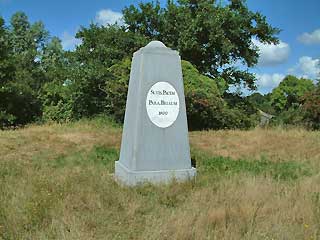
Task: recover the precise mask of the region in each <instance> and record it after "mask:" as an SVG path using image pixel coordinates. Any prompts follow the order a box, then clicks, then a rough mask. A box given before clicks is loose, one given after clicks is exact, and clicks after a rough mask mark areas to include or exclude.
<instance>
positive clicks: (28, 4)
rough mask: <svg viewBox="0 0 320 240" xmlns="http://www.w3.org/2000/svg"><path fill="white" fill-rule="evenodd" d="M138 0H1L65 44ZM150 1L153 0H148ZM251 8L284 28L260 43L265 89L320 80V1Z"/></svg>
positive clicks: (1, 8)
mask: <svg viewBox="0 0 320 240" xmlns="http://www.w3.org/2000/svg"><path fill="white" fill-rule="evenodd" d="M138 2H140V1H133V0H131V1H130V0H120V1H119V0H104V1H102V0H90V1H76V0H69V1H67V0H65V1H62V0H55V1H43V0H29V1H22V0H0V15H1V16H3V17H4V18H5V20H6V21H7V22H8V21H9V19H10V16H11V15H12V14H13V13H15V12H16V11H24V12H25V13H26V14H27V15H28V17H29V20H30V21H31V22H34V21H38V20H41V21H43V22H44V24H45V26H46V29H48V30H49V31H50V34H51V35H52V36H58V37H59V38H60V39H61V40H62V43H63V46H64V48H65V49H73V48H74V46H75V44H79V42H78V41H77V40H76V39H75V38H74V34H75V33H76V31H77V30H78V29H79V27H80V26H88V25H89V24H90V22H98V23H101V24H106V23H110V22H113V21H115V20H116V19H118V18H119V17H121V9H122V8H123V7H124V6H128V5H130V4H137V3H138ZM144 2H147V1H144ZM160 2H161V3H163V4H165V2H166V0H161V1H160ZM247 4H248V7H249V9H251V10H253V11H259V12H261V13H262V14H263V15H265V16H266V17H267V21H268V22H269V23H270V24H271V25H272V26H274V27H278V28H280V29H282V31H281V33H280V34H279V39H280V44H279V45H277V46H274V45H265V44H262V43H260V42H258V41H255V40H254V43H255V44H256V45H257V46H258V47H259V48H260V60H259V64H258V65H257V66H256V67H255V68H253V69H252V72H254V73H256V74H257V78H258V87H259V91H260V92H262V93H267V92H269V91H271V90H272V88H274V87H276V86H277V85H278V84H279V83H280V81H281V80H282V79H283V77H284V76H285V75H287V74H289V73H291V74H294V75H297V76H300V77H308V78H312V79H315V78H316V77H317V73H319V72H320V60H319V59H320V12H319V9H320V0H304V1H301V0H247Z"/></svg>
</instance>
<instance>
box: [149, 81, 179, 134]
mask: <svg viewBox="0 0 320 240" xmlns="http://www.w3.org/2000/svg"><path fill="white" fill-rule="evenodd" d="M146 108H147V113H148V116H149V119H150V120H151V122H152V123H153V124H155V125H156V126H158V127H160V128H167V127H170V126H171V125H172V124H173V123H174V122H175V121H176V119H177V117H178V115H179V96H178V93H177V91H176V90H175V89H174V87H173V86H172V85H171V84H169V83H167V82H157V83H155V84H154V85H153V86H152V87H151V88H150V90H149V91H148V95H147V99H146Z"/></svg>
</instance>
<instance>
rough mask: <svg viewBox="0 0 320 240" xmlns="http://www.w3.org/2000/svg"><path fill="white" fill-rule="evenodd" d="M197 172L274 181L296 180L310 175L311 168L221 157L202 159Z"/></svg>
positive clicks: (303, 164) (301, 164)
mask: <svg viewBox="0 0 320 240" xmlns="http://www.w3.org/2000/svg"><path fill="white" fill-rule="evenodd" d="M199 170H201V171H203V172H204V173H206V174H217V175H219V176H229V175H234V174H243V173H249V174H252V175H254V176H258V175H261V176H264V177H268V176H271V177H272V178H274V179H276V180H296V179H298V178H300V177H304V176H311V175H312V171H311V168H310V166H308V164H306V163H299V162H294V161H288V162H272V161H269V160H267V159H264V158H262V159H260V160H247V159H232V158H230V157H221V156H218V157H205V158H202V161H201V162H200V164H199Z"/></svg>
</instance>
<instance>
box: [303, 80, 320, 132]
mask: <svg viewBox="0 0 320 240" xmlns="http://www.w3.org/2000/svg"><path fill="white" fill-rule="evenodd" d="M303 109H304V111H305V116H304V120H305V121H306V122H307V124H308V125H309V126H310V127H311V128H313V129H320V84H319V83H318V86H317V88H316V89H314V90H313V91H311V92H308V93H306V95H305V96H304V104H303Z"/></svg>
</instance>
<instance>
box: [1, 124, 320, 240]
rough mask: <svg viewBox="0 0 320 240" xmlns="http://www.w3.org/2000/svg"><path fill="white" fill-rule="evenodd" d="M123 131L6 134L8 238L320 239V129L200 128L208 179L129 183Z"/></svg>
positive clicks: (4, 224)
mask: <svg viewBox="0 0 320 240" xmlns="http://www.w3.org/2000/svg"><path fill="white" fill-rule="evenodd" d="M120 140H121V128H119V127H118V126H116V125H114V124H111V123H109V122H108V121H105V120H103V118H98V119H95V120H82V121H80V122H76V123H70V124H64V125H57V124H53V125H43V126H29V127H26V128H24V129H20V130H9V131H0V239H1V240H9V239H10V240H11V239H12V240H15V239H61V240H63V239H75V240H82V239H83V240H90V239H148V240H149V239H179V240H180V239H219V240H220V239H281V240H282V239H290V240H291V239H308V240H311V239H314V240H315V239H320V132H308V131H305V130H302V129H291V130H283V129H255V130H251V131H238V130H236V131H205V132H191V133H190V142H191V150H192V157H193V158H195V159H196V162H197V169H198V176H197V178H196V179H195V180H193V181H190V182H186V183H176V182H172V183H171V184H169V185H161V186H152V185H148V184H146V185H142V186H138V187H134V188H126V187H121V186H119V185H118V184H116V183H115V182H114V180H113V175H112V173H113V168H114V161H115V160H117V158H118V155H119V147H120Z"/></svg>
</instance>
